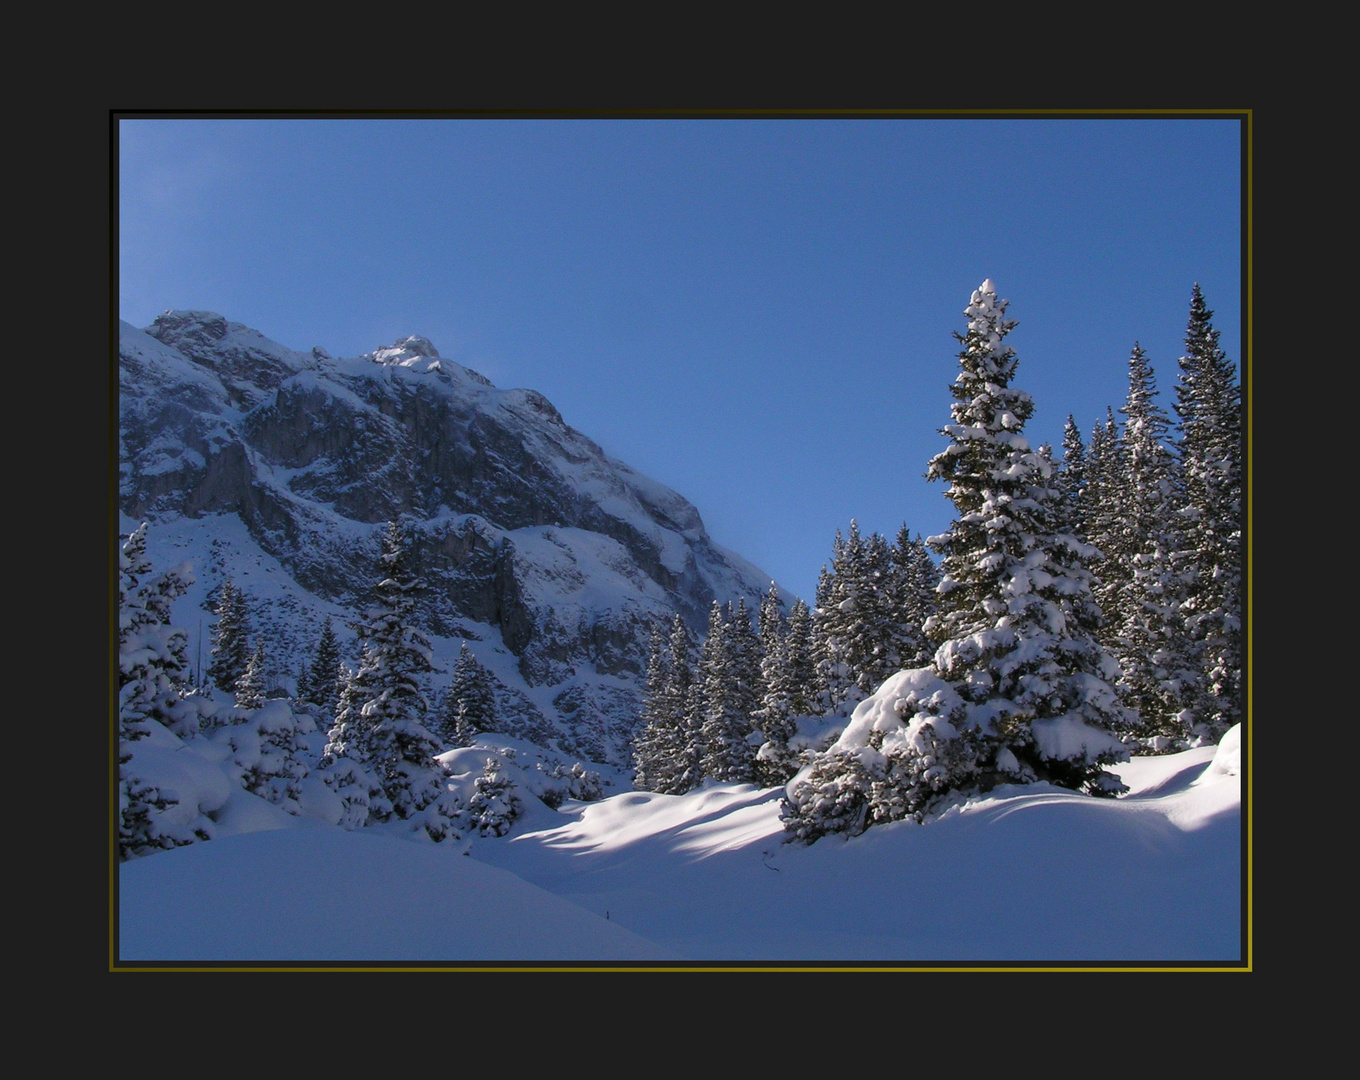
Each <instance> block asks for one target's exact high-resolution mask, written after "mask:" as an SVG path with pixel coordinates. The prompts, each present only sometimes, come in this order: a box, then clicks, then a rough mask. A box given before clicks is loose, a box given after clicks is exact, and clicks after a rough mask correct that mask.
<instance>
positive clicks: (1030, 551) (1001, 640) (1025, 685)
mask: <svg viewBox="0 0 1360 1080" xmlns="http://www.w3.org/2000/svg"><path fill="white" fill-rule="evenodd" d="M1006 307H1007V302H1006V301H1004V300H1000V299H998V298H997V295H996V292H995V288H994V287H993V286H992V284H991V282H990V281H986V282H984V283H983V285H982V286H981V288H979V289H978V291H977V292H975V293H974V294H973V298H972V302H971V303H970V305H969V307H968V309H967V311H966V314H967V315H968V317H969V326H968V333H967V334H966V335H956V337H958V339H959V341H960V343H961V344H962V345H963V349H962V351H961V352H960V353H959V360H960V365H961V367H962V371H961V373H960V375H959V377H958V379H957V380H956V381H955V385H954V398H955V404H954V406H953V409H952V418H953V421H954V422H953V423H952V424H949V425H947V426H946V427H945V428H944V434H945V435H946V436H948V437H949V438H950V439H951V445H950V446H949V447H947V448H946V450H945V451H944V452H943V453H941V454H939V455H937V456H936V457H935V458H934V459H932V461H931V463H930V467H929V469H928V471H927V476H928V477H929V478H930V479H936V480H943V481H945V482H946V483H948V484H949V485H950V486H949V489H948V491H947V492H946V495H947V496H948V497H949V499H950V501H951V502H953V503H954V507H955V510H956V511H957V515H958V516H957V517H956V519H955V521H954V523H953V525H952V526H951V528H950V530H949V532H948V533H946V534H944V535H943V536H940V537H936V538H934V540H935V543H934V544H933V545H932V546H934V547H935V549H936V550H937V551H939V552H940V553H941V554H942V555H943V557H944V566H943V572H944V577H943V580H942V583H941V586H940V592H941V596H940V606H941V612H940V614H939V615H938V616H936V627H935V632H936V633H937V634H938V635H939V636H940V637H941V638H942V639H943V640H944V642H945V644H944V645H943V646H941V648H940V649H939V651H938V652H937V653H936V665H937V669H938V671H939V674H940V676H941V677H942V678H943V679H945V680H947V681H949V682H951V683H952V684H954V685H955V686H956V687H957V689H958V692H959V694H960V696H961V697H962V698H963V699H964V700H965V701H966V702H968V704H969V706H970V707H969V708H966V709H965V710H964V714H963V715H962V716H960V717H958V718H957V719H959V720H962V721H963V728H962V733H963V734H964V735H965V736H966V737H967V738H968V739H969V740H970V741H971V742H973V743H974V753H975V758H974V761H973V763H972V765H971V766H970V767H969V768H968V769H967V770H965V771H967V772H971V773H972V774H973V776H974V777H975V778H977V779H979V780H981V782H982V783H984V784H987V783H990V782H994V781H996V780H1016V779H1019V780H1033V779H1046V780H1051V781H1053V782H1054V783H1058V784H1060V785H1062V786H1065V787H1076V788H1081V789H1083V790H1086V791H1089V792H1091V793H1093V794H1099V793H1107V792H1112V791H1117V790H1119V789H1120V785H1119V782H1118V780H1117V779H1115V778H1114V777H1113V776H1112V775H1110V774H1109V773H1107V772H1106V771H1105V770H1104V766H1105V765H1107V764H1109V763H1111V762H1112V761H1115V760H1119V759H1121V758H1122V757H1123V756H1125V755H1123V753H1122V751H1121V750H1120V748H1119V747H1118V744H1117V742H1116V741H1115V740H1114V739H1113V738H1112V737H1111V736H1110V734H1109V732H1110V730H1111V728H1112V727H1114V726H1115V725H1116V724H1117V723H1121V722H1123V720H1124V713H1123V710H1121V709H1120V708H1119V707H1118V705H1117V703H1116V700H1115V694H1114V688H1113V686H1112V685H1111V683H1112V681H1113V680H1114V679H1115V678H1116V677H1117V675H1118V668H1117V665H1116V664H1115V662H1114V660H1113V659H1112V658H1111V657H1110V656H1109V655H1108V653H1106V652H1105V651H1104V650H1103V649H1102V648H1101V647H1100V645H1099V644H1098V643H1097V642H1096V641H1095V640H1094V638H1093V637H1092V636H1091V635H1090V630H1091V628H1092V627H1093V626H1094V625H1095V624H1097V623H1098V620H1099V610H1098V608H1096V606H1095V605H1094V603H1093V602H1092V601H1091V574H1090V571H1089V570H1088V569H1087V567H1086V566H1085V560H1086V559H1088V558H1090V557H1091V553H1090V552H1089V551H1088V550H1087V549H1086V547H1085V545H1082V544H1081V543H1080V542H1079V541H1077V540H1076V539H1075V538H1073V537H1070V536H1065V535H1063V534H1060V533H1057V532H1056V531H1055V528H1054V526H1055V525H1056V522H1055V520H1054V518H1053V514H1052V510H1051V508H1050V507H1051V502H1052V500H1053V498H1054V493H1053V490H1052V488H1051V487H1050V486H1049V480H1050V477H1051V476H1052V471H1053V466H1052V461H1051V460H1050V459H1049V458H1048V457H1047V455H1043V454H1037V453H1034V452H1033V451H1031V450H1030V448H1029V445H1028V443H1027V442H1026V440H1025V439H1024V437H1023V435H1022V431H1023V428H1024V424H1025V421H1027V420H1028V419H1029V418H1030V417H1031V415H1033V412H1034V402H1033V399H1032V398H1031V397H1030V396H1029V395H1028V394H1027V393H1025V392H1024V391H1021V390H1017V389H1014V388H1013V387H1012V386H1011V379H1012V377H1013V376H1014V373H1015V369H1016V365H1017V360H1016V356H1015V350H1014V349H1013V348H1011V347H1010V346H1008V345H1005V344H1003V341H1004V338H1005V337H1006V335H1007V334H1008V333H1009V332H1010V331H1011V330H1012V329H1013V328H1014V326H1015V323H1014V321H1013V320H1011V319H1008V318H1006ZM1112 426H1113V423H1112V418H1111V422H1110V424H1108V425H1107V434H1108V433H1109V428H1110V427H1112ZM1111 460H1113V459H1111ZM1062 735H1075V736H1076V739H1075V740H1074V741H1075V743H1076V746H1075V748H1073V742H1072V741H1065V740H1064V739H1063V738H1062V737H1061V736H1062Z"/></svg>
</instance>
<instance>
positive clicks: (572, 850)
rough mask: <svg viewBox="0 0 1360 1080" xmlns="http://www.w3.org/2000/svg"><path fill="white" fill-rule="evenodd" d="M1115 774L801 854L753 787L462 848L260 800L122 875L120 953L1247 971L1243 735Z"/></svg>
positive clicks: (1013, 793) (553, 818) (526, 823)
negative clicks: (341, 824) (1105, 793)
mask: <svg viewBox="0 0 1360 1080" xmlns="http://www.w3.org/2000/svg"><path fill="white" fill-rule="evenodd" d="M863 719H867V717H866V718H863ZM520 745H521V746H522V744H520ZM161 749H162V751H164V750H165V749H166V745H165V743H164V741H162V746H161ZM460 754H467V755H469V757H471V756H472V755H473V754H474V752H473V751H460ZM520 757H521V758H522V757H523V754H521V755H520ZM469 764H471V761H469ZM1115 771H1116V772H1118V774H1119V775H1120V777H1121V779H1123V781H1124V782H1125V783H1126V784H1128V785H1129V788H1130V791H1129V792H1128V793H1127V794H1126V795H1124V796H1122V797H1120V798H1118V799H1097V798H1093V797H1090V796H1085V795H1081V794H1077V793H1074V792H1071V791H1067V790H1065V789H1061V788H1057V787H1053V786H1051V785H1048V784H1031V785H1027V786H1017V787H1001V788H997V789H995V790H994V791H992V792H991V793H989V794H987V795H986V796H979V797H974V798H972V799H971V800H969V801H967V802H964V803H961V804H960V805H957V806H955V807H953V808H951V809H949V810H947V811H946V812H945V813H944V814H943V815H942V816H941V817H939V818H938V819H937V820H935V821H932V822H929V823H928V824H925V825H917V824H914V823H912V822H909V821H903V822H897V823H894V824H891V825H882V826H877V827H874V828H872V829H869V830H867V831H866V832H865V833H864V834H862V835H861V836H858V837H855V838H853V839H850V840H845V839H842V838H840V837H836V836H832V837H826V838H823V839H822V840H819V841H818V842H817V843H815V844H813V845H811V846H807V847H804V846H800V845H793V844H786V843H784V835H785V834H784V833H783V831H782V827H781V824H780V820H779V805H780V796H781V794H782V789H766V790H760V789H757V788H755V787H753V786H751V785H749V784H715V783H711V782H710V783H708V784H706V785H704V786H703V787H701V788H699V789H698V790H696V791H693V792H690V793H689V794H687V795H681V796H671V795H658V794H653V793H644V792H626V793H623V794H618V795H613V796H611V797H610V798H607V799H604V800H601V801H598V802H592V803H575V802H568V803H565V804H563V806H562V807H561V808H560V810H559V811H557V812H554V811H550V810H548V809H547V808H546V807H544V806H543V804H542V803H538V802H537V800H532V801H533V802H534V804H535V807H536V808H535V809H533V810H532V811H531V813H530V814H528V815H526V817H525V818H524V819H521V821H520V822H517V823H516V826H515V828H514V829H513V830H512V831H511V832H510V834H509V835H508V836H507V837H504V838H483V837H480V836H476V835H475V834H474V836H473V837H472V838H471V839H470V840H463V841H461V842H456V843H454V842H451V843H445V844H433V843H428V842H426V843H414V842H412V841H411V840H410V839H407V838H404V836H403V834H400V833H390V832H383V831H381V830H379V829H377V828H373V827H370V828H368V829H363V830H359V831H356V832H346V831H344V830H343V829H340V828H338V827H336V826H331V825H327V824H324V823H322V822H320V821H317V820H314V819H309V818H305V817H294V816H290V815H287V814H285V813H283V812H282V811H280V810H278V808H276V807H273V806H271V805H269V804H268V803H265V802H263V801H262V800H260V799H257V798H256V797H255V796H252V795H250V794H248V793H247V792H245V791H242V790H239V789H238V790H237V791H235V792H233V793H232V794H231V796H230V798H229V800H228V802H227V805H226V807H225V808H224V811H225V812H222V813H219V814H218V815H217V818H218V820H217V826H218V829H217V837H216V838H215V839H213V840H210V841H207V842H202V843H197V844H193V845H191V846H189V847H184V848H178V849H175V850H173V851H167V852H162V853H157V854H154V855H150V856H146V857H143V858H140V859H134V860H131V861H129V862H127V863H124V864H122V865H121V866H120V868H119V888H118V912H117V915H118V921H117V925H118V938H117V956H118V958H119V961H120V963H122V964H128V965H133V966H135V965H136V964H137V963H138V962H147V963H165V964H176V965H186V964H187V965H192V964H195V963H200V962H210V961H237V962H242V963H245V962H252V961H259V962H272V963H278V964H281V965H284V966H287V965H305V964H307V963H310V962H317V961H334V962H340V963H344V962H354V963H361V962H374V961H378V962H385V963H391V964H413V965H414V964H429V963H434V964H451V965H456V964H460V963H467V962H474V961H515V962H537V963H556V962H561V963H571V962H581V963H585V962H606V961H607V962H615V963H620V964H625V965H643V966H645V965H649V964H654V963H657V962H664V961H667V960H672V961H674V960H684V961H691V962H700V963H717V964H738V965H740V964H760V963H762V962H767V961H768V962H784V961H805V962H810V963H818V964H827V965H833V966H834V965H846V964H865V963H874V964H879V963H886V964H898V965H929V964H937V965H938V964H949V963H951V962H969V961H987V962H994V963H1002V964H1013V965H1024V964H1026V963H1040V962H1053V961H1057V962H1063V961H1066V962H1075V963H1098V964H1113V965H1125V966H1136V965H1139V964H1147V963H1155V962H1167V961H1174V962H1182V963H1187V964H1205V965H1234V964H1237V963H1238V962H1239V961H1241V960H1242V959H1243V957H1242V947H1243V939H1242V925H1243V921H1242V920H1243V913H1242V908H1241V900H1242V793H1241V743H1240V730H1239V729H1233V730H1232V731H1230V732H1229V733H1228V735H1226V736H1225V737H1224V739H1223V741H1222V743H1221V745H1220V746H1219V747H1217V748H1214V747H1201V748H1198V749H1195V750H1190V751H1186V752H1184V753H1180V754H1172V755H1166V756H1162V757H1143V758H1135V759H1134V760H1133V761H1131V762H1128V763H1126V764H1123V765H1119V766H1116V767H1115ZM218 797H220V792H219V793H218Z"/></svg>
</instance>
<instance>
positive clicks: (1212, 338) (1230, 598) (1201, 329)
mask: <svg viewBox="0 0 1360 1080" xmlns="http://www.w3.org/2000/svg"><path fill="white" fill-rule="evenodd" d="M1212 318H1213V312H1212V311H1210V310H1209V308H1208V307H1207V306H1206V304H1205V302H1204V296H1203V293H1201V291H1200V287H1199V284H1198V283H1196V284H1195V286H1194V289H1193V292H1192V294H1191V299H1190V319H1189V323H1188V325H1187V327H1186V335H1185V355H1184V356H1182V357H1181V359H1180V379H1179V382H1178V383H1177V386H1176V414H1177V416H1178V417H1179V419H1180V428H1181V438H1180V446H1179V450H1180V460H1181V470H1182V475H1183V477H1184V483H1185V505H1186V517H1187V521H1188V526H1187V532H1188V538H1189V540H1190V546H1191V547H1192V549H1193V550H1194V551H1195V552H1196V558H1195V565H1194V575H1193V580H1192V581H1191V583H1190V588H1189V596H1188V598H1187V601H1186V606H1185V610H1186V624H1187V629H1188V632H1189V635H1190V637H1191V639H1192V640H1193V641H1194V642H1195V643H1196V645H1197V647H1198V650H1199V654H1200V666H1201V676H1200V684H1199V687H1198V688H1197V689H1198V692H1197V694H1196V700H1195V707H1194V712H1195V720H1196V723H1197V725H1198V732H1197V734H1198V735H1199V737H1201V738H1204V739H1206V740H1209V741H1217V739H1218V738H1220V737H1221V736H1222V734H1223V733H1224V732H1225V731H1226V730H1227V729H1228V728H1229V727H1231V726H1232V725H1233V724H1236V723H1238V722H1239V721H1240V720H1241V716H1242V713H1241V687H1242V490H1243V475H1242V474H1243V467H1242V461H1243V454H1242V397H1241V389H1240V387H1239V386H1238V383H1237V377H1236V371H1235V368H1234V366H1233V364H1232V362H1231V361H1230V360H1229V359H1228V357H1227V355H1226V354H1225V353H1224V352H1223V350H1222V349H1221V348H1220V347H1219V344H1218V336H1219V335H1218V331H1217V330H1215V329H1214V326H1213V321H1212Z"/></svg>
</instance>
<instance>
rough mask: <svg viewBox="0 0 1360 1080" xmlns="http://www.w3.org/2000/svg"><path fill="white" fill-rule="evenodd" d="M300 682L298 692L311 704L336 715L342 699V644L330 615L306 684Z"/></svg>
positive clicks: (329, 714) (313, 656)
mask: <svg viewBox="0 0 1360 1080" xmlns="http://www.w3.org/2000/svg"><path fill="white" fill-rule="evenodd" d="M305 687H306V689H305V694H304V693H303V685H302V684H301V683H300V684H299V686H298V692H299V694H300V695H301V696H303V697H304V698H305V700H306V701H309V702H311V704H313V705H316V706H319V707H320V709H321V715H322V716H334V715H335V709H336V706H337V705H338V704H339V700H340V644H339V642H338V641H337V640H336V637H335V629H334V627H332V626H331V620H330V617H329V616H327V617H326V621H325V622H324V623H322V625H321V636H320V637H319V638H317V642H316V652H315V653H313V655H312V666H311V670H310V672H309V677H308V679H307V682H306V684H305Z"/></svg>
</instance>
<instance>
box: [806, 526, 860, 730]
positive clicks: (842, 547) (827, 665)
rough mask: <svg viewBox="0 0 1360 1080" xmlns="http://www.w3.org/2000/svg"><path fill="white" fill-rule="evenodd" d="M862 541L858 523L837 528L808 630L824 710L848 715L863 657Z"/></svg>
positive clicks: (856, 698)
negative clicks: (845, 530)
mask: <svg viewBox="0 0 1360 1080" xmlns="http://www.w3.org/2000/svg"><path fill="white" fill-rule="evenodd" d="M864 563H865V550H864V541H863V539H862V538H861V537H860V534H859V523H858V522H857V521H853V520H852V521H851V522H850V531H849V533H848V534H847V535H845V536H842V535H841V531H840V530H839V529H837V530H836V536H835V539H834V540H832V543H831V566H830V569H829V570H828V568H827V567H825V566H824V567H823V568H822V573H821V576H820V578H819V580H818V582H817V607H816V610H815V611H814V612H813V633H814V636H815V640H816V650H817V667H818V673H817V681H818V684H819V688H821V689H822V691H823V698H822V702H821V704H822V706H823V708H824V710H825V711H826V712H843V713H848V712H849V711H850V709H852V708H853V707H854V705H855V703H856V702H857V701H859V700H860V698H862V697H863V696H864V691H863V689H862V688H861V687H860V686H859V682H858V674H859V668H860V664H861V661H862V660H863V657H862V656H861V655H859V653H858V652H857V650H858V649H859V648H860V647H861V646H862V644H863V636H862V634H861V633H860V632H859V631H860V627H861V624H862V617H861V616H862V612H863V607H864V601H863V597H862V596H861V593H862V592H863V590H864V586H865V581H864V579H865V576H866V568H865V565H864Z"/></svg>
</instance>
